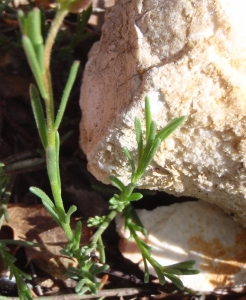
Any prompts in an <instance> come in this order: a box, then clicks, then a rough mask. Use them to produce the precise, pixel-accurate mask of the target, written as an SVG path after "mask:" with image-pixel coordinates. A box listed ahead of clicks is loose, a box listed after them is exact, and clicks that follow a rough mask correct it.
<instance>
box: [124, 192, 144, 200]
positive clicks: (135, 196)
mask: <svg viewBox="0 0 246 300" xmlns="http://www.w3.org/2000/svg"><path fill="white" fill-rule="evenodd" d="M142 198H143V195H142V194H140V193H132V194H131V195H130V196H129V197H127V198H126V199H127V201H137V200H140V199H142Z"/></svg>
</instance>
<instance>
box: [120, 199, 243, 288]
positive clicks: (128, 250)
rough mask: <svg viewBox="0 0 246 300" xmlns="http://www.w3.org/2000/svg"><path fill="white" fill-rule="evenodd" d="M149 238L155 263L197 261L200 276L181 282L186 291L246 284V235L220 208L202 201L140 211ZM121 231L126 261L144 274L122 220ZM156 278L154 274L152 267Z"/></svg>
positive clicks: (183, 279) (184, 277)
mask: <svg viewBox="0 0 246 300" xmlns="http://www.w3.org/2000/svg"><path fill="white" fill-rule="evenodd" d="M138 216H139V217H140V219H141V221H142V223H143V225H144V227H145V228H146V229H147V231H148V233H149V235H148V237H147V238H145V240H146V242H147V243H148V245H150V246H151V247H152V257H153V258H154V259H155V260H157V261H158V262H159V263H160V264H161V265H163V266H167V265H171V264H174V263H177V262H181V261H185V260H190V259H192V260H195V261H196V264H195V268H196V269H198V270H199V271H200V273H199V274H198V275H189V276H187V275H182V276H179V277H180V279H181V280H182V281H183V284H184V285H185V286H186V287H189V288H191V289H193V290H196V291H200V292H201V291H204V292H209V291H212V290H214V289H215V288H225V287H231V286H235V285H242V284H245V282H246V256H245V251H246V244H245V239H246V230H245V229H244V228H242V227H241V226H240V225H239V224H237V223H235V222H234V221H233V220H232V219H231V218H230V217H229V216H228V215H226V214H225V213H224V212H223V211H221V210H220V209H219V208H218V207H216V206H215V205H211V204H209V203H206V202H204V201H202V200H200V201H198V202H185V203H180V204H173V205H170V206H168V207H166V206H163V207H158V208H156V209H155V210H153V211H146V210H138ZM116 221H117V229H118V232H119V234H120V236H121V241H120V244H119V247H120V250H121V251H122V253H123V255H124V256H125V257H126V258H128V259H131V260H132V261H133V262H134V263H139V266H140V268H141V269H144V263H143V260H142V256H141V253H140V251H139V249H138V247H137V245H136V244H135V242H134V240H131V241H129V240H128V238H129V233H128V232H126V231H124V219H122V218H121V216H118V217H117V219H116ZM149 270H150V272H151V273H152V274H153V275H156V274H155V271H154V270H153V268H152V267H151V266H150V267H149Z"/></svg>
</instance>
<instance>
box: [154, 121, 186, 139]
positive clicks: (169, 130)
mask: <svg viewBox="0 0 246 300" xmlns="http://www.w3.org/2000/svg"><path fill="white" fill-rule="evenodd" d="M185 119H186V117H185V116H182V117H180V118H175V119H173V120H172V121H170V122H169V123H168V124H167V125H166V126H165V127H164V128H163V129H162V130H161V131H160V132H158V133H157V135H156V137H157V138H159V139H161V140H162V141H164V140H165V139H166V138H167V137H168V136H169V135H170V134H171V133H172V132H173V131H174V130H175V129H177V128H178V127H179V126H180V125H181V124H182V123H183V122H184V120H185Z"/></svg>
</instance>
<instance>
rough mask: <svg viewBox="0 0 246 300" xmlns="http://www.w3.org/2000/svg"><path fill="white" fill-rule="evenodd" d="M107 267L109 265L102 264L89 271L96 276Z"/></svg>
mask: <svg viewBox="0 0 246 300" xmlns="http://www.w3.org/2000/svg"><path fill="white" fill-rule="evenodd" d="M108 268H109V265H103V266H100V267H98V268H96V269H95V270H93V271H92V272H91V273H92V274H93V275H95V276H96V275H98V274H100V273H102V272H105V271H106V270H108Z"/></svg>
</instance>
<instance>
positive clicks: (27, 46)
mask: <svg viewBox="0 0 246 300" xmlns="http://www.w3.org/2000/svg"><path fill="white" fill-rule="evenodd" d="M22 45H23V48H24V50H25V53H26V56H27V60H28V62H29V65H30V67H31V69H32V72H33V75H34V77H35V80H36V82H37V85H38V88H39V90H40V93H41V95H42V97H43V98H44V99H45V100H46V99H47V93H46V89H45V85H44V83H43V78H42V72H41V69H40V66H39V62H38V60H37V57H36V53H35V50H34V48H33V45H32V43H31V41H30V39H29V38H28V37H27V36H26V35H23V36H22Z"/></svg>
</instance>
